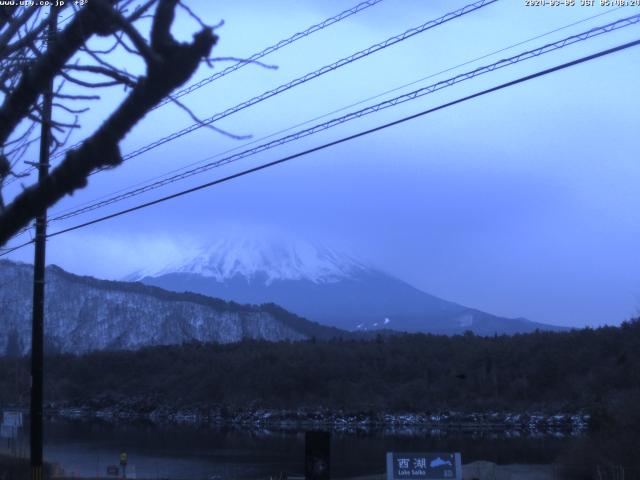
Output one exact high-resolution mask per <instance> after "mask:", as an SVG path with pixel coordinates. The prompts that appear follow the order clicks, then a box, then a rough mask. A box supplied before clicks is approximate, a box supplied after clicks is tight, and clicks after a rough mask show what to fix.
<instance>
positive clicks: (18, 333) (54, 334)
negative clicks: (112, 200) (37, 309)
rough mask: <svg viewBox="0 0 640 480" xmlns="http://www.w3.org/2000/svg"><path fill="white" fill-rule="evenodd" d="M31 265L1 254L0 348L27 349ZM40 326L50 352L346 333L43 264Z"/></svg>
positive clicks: (275, 309) (276, 311)
mask: <svg viewBox="0 0 640 480" xmlns="http://www.w3.org/2000/svg"><path fill="white" fill-rule="evenodd" d="M32 269H33V267H32V266H31V265H28V264H23V263H15V262H11V261H8V260H1V261H0V284H2V285H3V288H2V289H1V290H0V305H2V307H3V308H2V311H1V313H0V354H2V353H4V352H6V351H7V350H9V346H10V344H11V346H12V348H13V350H17V351H16V352H15V353H18V354H24V353H26V352H27V350H28V349H27V345H28V344H29V341H28V340H29V339H30V336H31V293H32V281H33V275H32ZM46 278H47V290H46V295H45V333H46V334H47V335H46V343H47V348H48V349H49V350H50V351H60V352H70V353H83V352H88V351H93V350H114V349H116V350H117V349H125V350H127V349H136V348H139V347H143V346H153V345H171V344H180V343H185V342H190V341H201V342H218V343H231V342H235V341H240V340H243V339H246V338H256V339H265V340H272V341H280V340H305V339H310V338H313V337H317V338H333V337H336V336H342V335H343V336H345V337H346V336H348V335H349V334H348V333H347V332H341V331H339V330H337V329H332V328H328V327H325V326H322V325H319V324H317V323H314V322H310V321H308V320H306V319H304V318H302V317H300V316H298V315H294V314H292V313H290V312H287V311H286V310H285V309H283V308H281V307H279V306H277V305H273V304H266V305H241V304H239V303H235V302H228V301H224V300H221V299H216V298H210V297H207V296H204V295H201V294H197V293H177V292H172V291H166V290H162V289H161V288H158V287H154V286H149V285H144V284H142V283H131V282H119V281H113V280H101V279H96V278H94V277H89V276H79V275H75V274H72V273H70V272H66V271H65V270H63V269H61V268H60V267H58V266H48V267H47V271H46Z"/></svg>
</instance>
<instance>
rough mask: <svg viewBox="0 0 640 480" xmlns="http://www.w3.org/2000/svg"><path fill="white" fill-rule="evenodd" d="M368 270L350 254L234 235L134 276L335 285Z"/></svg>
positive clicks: (263, 237)
mask: <svg viewBox="0 0 640 480" xmlns="http://www.w3.org/2000/svg"><path fill="white" fill-rule="evenodd" d="M365 269H368V267H367V266H366V265H365V264H364V263H362V262H359V261H357V260H354V259H353V258H352V257H350V256H349V255H346V254H344V253H338V252H336V251H335V250H332V249H329V248H325V247H321V246H317V245H314V244H313V243H311V242H308V241H304V240H300V239H292V238H286V239H284V238H282V237H279V236H274V235H267V234H264V233H262V234H261V235H259V236H258V235H252V236H248V235H243V236H240V235H235V236H232V237H225V238H220V239H218V240H216V241H214V242H213V243H211V244H209V245H207V246H204V247H201V248H196V249H194V250H193V251H192V252H190V253H189V254H188V255H186V256H185V258H183V259H180V260H176V261H175V262H173V263H172V264H171V265H165V266H163V267H162V268H161V269H156V270H155V271H144V272H138V273H137V274H136V275H135V276H136V277H138V279H140V278H144V277H158V276H161V275H165V274H169V273H190V274H196V275H200V276H203V277H207V278H212V279H215V280H217V281H218V282H224V281H225V280H229V279H232V278H234V277H242V278H245V279H246V280H247V281H258V282H264V283H265V284H266V285H269V284H271V283H272V282H273V281H275V280H308V281H311V282H313V283H334V282H337V281H340V280H342V279H344V278H349V277H351V276H353V275H354V274H356V273H357V272H359V271H362V270H365Z"/></svg>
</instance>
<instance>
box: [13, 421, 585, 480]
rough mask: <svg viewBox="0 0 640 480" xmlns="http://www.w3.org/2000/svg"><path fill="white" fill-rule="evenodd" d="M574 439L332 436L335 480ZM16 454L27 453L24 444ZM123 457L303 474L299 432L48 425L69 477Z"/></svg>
mask: <svg viewBox="0 0 640 480" xmlns="http://www.w3.org/2000/svg"><path fill="white" fill-rule="evenodd" d="M574 441H575V439H574V438H572V437H571V436H560V435H559V434H555V435H543V434H535V435H525V434H518V433H517V432H513V431H512V432H493V433H490V432H484V433H483V432H465V433H463V432H446V431H442V430H424V429H417V430H415V429H414V430H412V429H404V430H397V431H391V432H389V431H379V432H368V433H364V432H360V433H357V432H353V433H333V434H332V440H331V474H332V477H333V478H340V477H347V476H358V475H365V474H372V473H382V472H384V470H385V454H386V452H388V451H425V452H428V451H431V452H443V451H451V452H453V451H459V452H462V461H463V463H469V462H472V461H475V460H488V461H492V462H496V463H501V464H507V463H536V464H540V463H552V462H553V461H554V460H556V458H557V457H558V455H559V454H561V453H562V452H563V451H565V450H566V449H567V448H568V447H569V446H570V445H571V443H572V442H574ZM19 449H22V452H23V453H26V454H28V447H27V444H26V439H25V438H22V440H21V442H20V445H19ZM120 452H127V454H128V459H129V462H128V473H129V476H131V474H132V473H134V472H135V475H136V476H137V477H138V478H170V479H185V480H186V479H190V480H195V479H210V478H212V477H215V476H218V477H221V478H222V479H226V478H259V477H262V478H265V477H267V478H268V477H269V476H272V475H278V474H279V473H281V472H286V473H287V474H288V475H290V476H302V475H303V473H304V432H302V431H287V432H274V431H268V430H246V429H245V430H243V429H236V428H221V427H211V426H198V425H155V424H149V423H137V424H125V425H122V424H119V425H118V424H110V423H103V422H97V421H95V420H94V421H91V422H89V421H67V420H55V421H48V422H47V423H46V424H45V460H46V461H49V462H54V463H57V464H59V465H60V466H61V467H62V468H64V470H65V472H66V473H67V474H69V475H72V474H75V475H82V476H100V477H106V470H107V466H109V465H117V464H118V462H119V455H120Z"/></svg>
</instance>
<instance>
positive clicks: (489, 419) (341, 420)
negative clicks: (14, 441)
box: [45, 404, 591, 436]
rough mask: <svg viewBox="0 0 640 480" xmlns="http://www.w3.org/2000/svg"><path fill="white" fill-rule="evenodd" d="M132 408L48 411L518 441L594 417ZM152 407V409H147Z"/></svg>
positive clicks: (51, 412) (573, 430) (583, 430)
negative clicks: (490, 435)
mask: <svg viewBox="0 0 640 480" xmlns="http://www.w3.org/2000/svg"><path fill="white" fill-rule="evenodd" d="M135 407H136V406H135V405H131V404H116V405H104V406H102V407H101V408H96V407H95V406H89V405H70V404H65V405H51V404H50V405H48V406H47V407H46V408H45V416H46V417H48V418H50V419H65V420H79V421H83V420H85V421H88V420H99V421H103V422H106V423H114V424H125V423H131V422H139V421H143V422H150V423H153V424H173V425H209V426H216V427H220V428H222V427H231V428H242V429H247V428H249V429H251V428H253V429H257V430H271V431H302V430H328V431H335V432H363V433H366V432H388V433H393V432H396V433H402V431H416V432H422V431H425V432H427V433H432V434H437V433H438V431H439V430H442V431H462V432H469V431H483V432H511V433H512V434H513V435H515V436H518V435H539V434H542V435H556V436H583V435H585V434H587V432H588V430H589V422H590V419H591V417H590V415H589V414H586V413H584V412H577V413H576V412H574V413H566V412H555V413H548V412H539V411H535V412H526V413H514V412H482V413H478V412H457V411H446V412H438V413H433V412H402V413H398V412H393V413H391V412H370V411H369V412H363V411H345V410H331V409H326V408H314V409H312V408H300V409H295V410H283V409H278V410H276V409H263V408H255V409H249V408H243V409H240V408H239V409H230V408H228V407H219V406H213V407H203V406H197V407H190V408H172V407H169V406H157V407H155V408H135ZM147 407H148V406H147Z"/></svg>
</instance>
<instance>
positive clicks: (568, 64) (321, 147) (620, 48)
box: [0, 39, 640, 256]
mask: <svg viewBox="0 0 640 480" xmlns="http://www.w3.org/2000/svg"><path fill="white" fill-rule="evenodd" d="M638 45H640V39H638V40H634V41H632V42H628V43H624V44H622V45H618V46H616V47H613V48H609V49H607V50H602V51H600V52H597V53H594V54H591V55H587V56H585V57H581V58H578V59H576V60H572V61H569V62H566V63H563V64H560V65H557V66H555V67H550V68H547V69H545V70H541V71H538V72H535V73H532V74H530V75H526V76H524V77H520V78H517V79H515V80H511V81H509V82H505V83H502V84H500V85H497V86H495V87H491V88H487V89H485V90H481V91H480V92H476V93H473V94H471V95H467V96H465V97H462V98H458V99H457V100H453V101H451V102H447V103H444V104H441V105H439V106H437V107H433V108H430V109H428V110H424V111H422V112H419V113H415V114H413V115H409V116H406V117H403V118H401V119H399V120H394V121H393V122H389V123H385V124H383V125H379V126H377V127H374V128H370V129H368V130H364V131H361V132H358V133H356V134H353V135H349V136H347V137H343V138H340V139H338V140H334V141H332V142H328V143H325V144H322V145H319V146H317V147H313V148H310V149H307V150H304V151H302V152H298V153H295V154H293V155H289V156H286V157H283V158H280V159H278V160H274V161H272V162H269V163H265V164H262V165H259V166H257V167H253V168H250V169H247V170H243V171H242V172H238V173H235V174H233V175H229V176H226V177H223V178H220V179H217V180H213V181H211V182H207V183H204V184H201V185H198V186H196V187H192V188H189V189H186V190H182V191H180V192H177V193H174V194H171V195H167V196H165V197H161V198H158V199H156V200H152V201H149V202H146V203H142V204H139V205H136V206H135V207H131V208H127V209H124V210H120V211H118V212H115V213H112V214H109V215H105V216H103V217H99V218H96V219H93V220H90V221H88V222H84V223H81V224H78V225H74V226H72V227H69V228H65V229H63V230H59V231H57V232H54V233H50V234H48V235H47V238H51V237H56V236H58V235H62V234H64V233H68V232H72V231H74V230H78V229H81V228H84V227H87V226H89V225H94V224H96V223H101V222H104V221H106V220H110V219H112V218H115V217H119V216H122V215H125V214H128V213H131V212H135V211H137V210H141V209H144V208H147V207H150V206H152V205H157V204H159V203H163V202H166V201H168V200H172V199H174V198H178V197H181V196H184V195H187V194H190V193H193V192H196V191H199V190H203V189H206V188H209V187H212V186H215V185H218V184H221V183H225V182H228V181H230V180H234V179H236V178H240V177H243V176H246V175H249V174H251V173H255V172H258V171H260V170H265V169H267V168H270V167H273V166H276V165H279V164H282V163H285V162H288V161H290V160H294V159H296V158H299V157H303V156H306V155H309V154H311V153H315V152H318V151H321V150H325V149H327V148H329V147H333V146H336V145H339V144H342V143H345V142H348V141H350V140H355V139H357V138H360V137H364V136H365V135H369V134H371V133H375V132H378V131H381V130H384V129H387V128H390V127H393V126H396V125H400V124H402V123H405V122H408V121H410V120H414V119H416V118H420V117H423V116H425V115H429V114H431V113H434V112H437V111H440V110H444V109H446V108H449V107H452V106H455V105H458V104H461V103H463V102H466V101H469V100H472V99H474V98H478V97H482V96H484V95H487V94H489V93H493V92H497V91H499V90H503V89H506V88H508V87H512V86H514V85H518V84H520V83H524V82H527V81H530V80H533V79H536V78H539V77H543V76H545V75H549V74H551V73H554V72H558V71H561V70H565V69H568V68H570V67H573V66H576V65H579V64H582V63H586V62H589V61H591V60H595V59H597V58H601V57H604V56H607V55H611V54H613V53H616V52H620V51H623V50H626V49H628V48H631V47H635V46H638ZM30 243H33V242H27V243H25V244H23V245H21V246H18V247H14V248H13V249H12V250H11V251H15V250H17V249H18V248H21V247H22V246H25V245H28V244H30ZM4 255H7V252H3V253H0V256H4Z"/></svg>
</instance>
